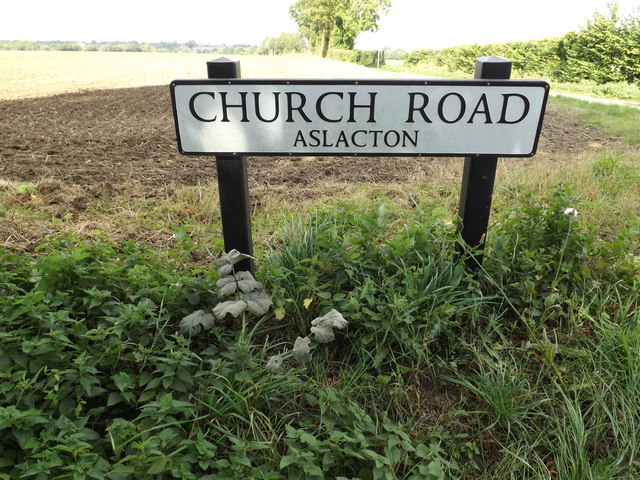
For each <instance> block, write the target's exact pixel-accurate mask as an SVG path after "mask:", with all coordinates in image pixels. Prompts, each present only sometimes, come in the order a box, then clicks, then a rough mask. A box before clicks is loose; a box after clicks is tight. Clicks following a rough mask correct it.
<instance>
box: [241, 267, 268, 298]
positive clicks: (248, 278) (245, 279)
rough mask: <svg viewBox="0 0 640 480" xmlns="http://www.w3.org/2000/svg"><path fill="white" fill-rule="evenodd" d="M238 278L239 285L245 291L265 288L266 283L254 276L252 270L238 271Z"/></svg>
mask: <svg viewBox="0 0 640 480" xmlns="http://www.w3.org/2000/svg"><path fill="white" fill-rule="evenodd" d="M236 280H237V281H238V287H239V288H240V290H242V291H243V292H244V293H249V292H253V291H254V290H264V285H262V284H261V283H260V282H258V281H257V280H256V279H255V278H253V275H251V273H250V272H238V273H236Z"/></svg>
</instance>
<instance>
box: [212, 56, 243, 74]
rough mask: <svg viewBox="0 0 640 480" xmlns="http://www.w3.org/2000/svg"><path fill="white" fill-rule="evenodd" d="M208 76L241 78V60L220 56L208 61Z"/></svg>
mask: <svg viewBox="0 0 640 480" xmlns="http://www.w3.org/2000/svg"><path fill="white" fill-rule="evenodd" d="M207 77H208V78H240V60H232V59H231V58H227V57H218V58H214V59H213V60H209V61H208V62H207Z"/></svg>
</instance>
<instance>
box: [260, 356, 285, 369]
mask: <svg viewBox="0 0 640 480" xmlns="http://www.w3.org/2000/svg"><path fill="white" fill-rule="evenodd" d="M281 368H282V357H281V356H280V355H273V356H272V357H271V358H269V361H268V362H267V365H266V367H264V369H265V370H266V371H267V372H269V373H278V372H279V371H280V369H281Z"/></svg>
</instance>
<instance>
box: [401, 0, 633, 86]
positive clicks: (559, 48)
mask: <svg viewBox="0 0 640 480" xmlns="http://www.w3.org/2000/svg"><path fill="white" fill-rule="evenodd" d="M488 55H497V56H502V57H506V58H508V59H509V60H511V61H512V62H513V69H514V73H515V74H516V75H518V76H521V77H525V76H542V77H544V78H548V79H551V80H555V81H561V82H579V81H581V80H592V81H594V82H596V83H598V84H604V83H609V82H628V83H634V82H640V9H637V10H636V11H635V12H634V13H632V14H630V15H628V16H626V17H621V16H620V14H619V11H618V6H617V5H616V4H612V5H609V6H608V11H606V12H604V13H602V12H596V13H594V15H593V17H592V18H591V19H590V20H589V21H588V22H587V25H586V26H584V27H581V28H580V29H579V30H578V31H573V32H569V33H566V34H565V35H564V36H562V37H560V38H554V39H546V40H531V41H527V42H509V43H503V44H486V45H478V44H473V45H461V46H458V47H449V48H443V49H440V50H430V49H419V50H413V51H411V52H408V53H406V54H405V56H404V62H405V64H407V65H417V64H420V63H426V64H432V65H436V66H445V67H447V69H449V70H450V71H461V72H466V73H472V72H473V69H474V66H475V59H476V58H477V57H482V56H488Z"/></svg>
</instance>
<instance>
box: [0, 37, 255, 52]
mask: <svg viewBox="0 0 640 480" xmlns="http://www.w3.org/2000/svg"><path fill="white" fill-rule="evenodd" d="M0 50H22V51H24V50H41V51H62V52H81V51H82V52H196V53H221V54H225V55H243V54H247V55H253V54H255V53H257V51H258V47H256V46H255V45H249V44H241V45H198V43H196V42H195V41H194V40H189V41H188V42H186V43H184V44H182V43H178V42H163V41H161V42H158V43H138V42H90V43H85V42H59V41H50V42H40V41H39V42H34V41H25V40H9V41H0Z"/></svg>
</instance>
